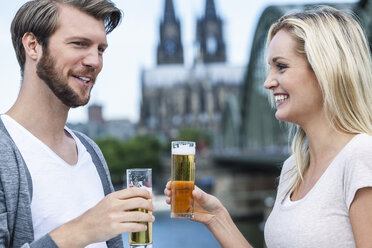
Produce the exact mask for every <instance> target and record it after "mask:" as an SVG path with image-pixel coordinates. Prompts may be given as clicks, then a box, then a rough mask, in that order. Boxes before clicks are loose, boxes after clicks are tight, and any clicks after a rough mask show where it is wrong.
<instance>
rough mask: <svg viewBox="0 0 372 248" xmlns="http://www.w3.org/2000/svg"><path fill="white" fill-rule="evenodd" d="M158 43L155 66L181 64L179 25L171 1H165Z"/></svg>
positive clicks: (181, 50) (181, 49) (181, 52)
mask: <svg viewBox="0 0 372 248" xmlns="http://www.w3.org/2000/svg"><path fill="white" fill-rule="evenodd" d="M159 31H160V42H159V45H158V49H157V64H158V65H160V64H183V48H182V42H181V25H180V21H179V20H178V18H177V16H176V14H175V11H174V6H173V1H172V0H165V3H164V18H163V20H162V21H161V22H160V29H159Z"/></svg>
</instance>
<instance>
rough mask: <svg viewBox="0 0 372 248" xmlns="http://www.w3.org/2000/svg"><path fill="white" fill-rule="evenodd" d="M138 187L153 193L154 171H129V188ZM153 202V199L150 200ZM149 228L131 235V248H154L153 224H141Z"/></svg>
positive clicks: (138, 209) (146, 211) (140, 209)
mask: <svg viewBox="0 0 372 248" xmlns="http://www.w3.org/2000/svg"><path fill="white" fill-rule="evenodd" d="M131 187H137V188H143V189H146V190H148V191H149V192H152V169H151V168H147V169H146V168H145V169H127V188H131ZM149 201H151V199H149ZM132 211H139V212H143V213H150V214H152V212H151V211H148V210H146V209H142V208H137V209H133V210H132ZM139 223H140V224H144V225H146V226H147V230H146V231H144V232H132V233H129V247H130V248H152V222H139Z"/></svg>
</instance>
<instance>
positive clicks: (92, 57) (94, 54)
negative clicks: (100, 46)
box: [83, 49, 102, 71]
mask: <svg viewBox="0 0 372 248" xmlns="http://www.w3.org/2000/svg"><path fill="white" fill-rule="evenodd" d="M83 65H84V66H87V67H90V68H92V69H94V70H95V71H97V70H98V71H100V70H101V68H102V55H101V54H100V53H99V51H97V50H95V49H91V50H90V51H89V53H88V54H86V56H85V57H84V59H83Z"/></svg>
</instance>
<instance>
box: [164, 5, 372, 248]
mask: <svg viewBox="0 0 372 248" xmlns="http://www.w3.org/2000/svg"><path fill="white" fill-rule="evenodd" d="M267 44H268V46H267V61H268V64H269V68H270V69H269V74H268V76H267V79H266V81H265V83H264V87H265V88H266V89H268V90H269V91H270V93H271V95H272V98H273V102H275V104H276V108H277V111H276V114H275V116H276V118H277V119H278V120H280V121H285V122H289V123H291V125H292V130H293V131H294V132H293V133H294V135H293V139H292V156H290V157H289V158H288V159H287V160H286V161H285V163H284V165H283V168H282V172H281V175H280V181H279V186H278V192H277V197H276V201H275V205H274V208H273V210H272V212H271V214H270V216H269V218H268V220H267V222H266V225H265V241H266V244H267V247H268V248H272V247H285V248H291V247H293V248H300V247H327V248H329V247H338V248H339V247H371V245H372V235H371V234H372V210H371V209H372V136H370V135H372V71H371V68H372V63H371V58H370V52H369V48H368V43H367V41H366V38H365V36H364V34H363V31H362V29H361V27H360V26H359V24H358V23H357V22H356V21H355V20H354V19H353V18H351V17H349V16H348V15H346V14H345V13H343V12H341V11H338V10H336V9H334V8H331V7H322V8H318V9H314V10H309V11H304V12H300V13H296V14H290V15H286V16H283V17H282V18H281V19H279V21H278V22H276V23H274V24H273V25H272V26H271V28H270V30H269V34H268V38H267ZM165 194H166V195H167V196H168V198H167V202H168V203H169V202H170V198H169V197H170V196H171V192H170V184H169V183H168V184H167V186H166V189H165ZM193 196H194V200H195V204H196V207H195V208H196V209H199V211H198V212H197V213H195V218H194V220H195V221H198V222H201V223H204V224H205V225H206V226H207V227H208V228H209V230H210V231H211V232H212V233H213V234H214V236H215V237H216V238H217V240H218V241H219V243H220V244H221V246H222V247H251V246H250V245H249V243H248V242H247V241H246V240H245V239H244V237H243V235H242V234H241V233H240V232H239V230H238V229H237V228H236V226H235V225H234V223H233V222H232V220H231V217H230V215H229V213H228V212H227V210H226V209H225V208H224V207H223V206H222V204H221V203H220V201H219V200H218V199H217V198H215V197H214V196H211V195H208V194H206V193H204V192H203V191H201V190H200V189H198V188H197V187H196V188H195V190H194V191H193Z"/></svg>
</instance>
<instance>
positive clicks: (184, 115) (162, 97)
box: [139, 0, 245, 137]
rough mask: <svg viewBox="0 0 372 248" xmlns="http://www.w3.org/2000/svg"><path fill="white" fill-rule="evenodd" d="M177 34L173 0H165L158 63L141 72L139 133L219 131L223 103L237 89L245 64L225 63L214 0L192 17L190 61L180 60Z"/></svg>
mask: <svg viewBox="0 0 372 248" xmlns="http://www.w3.org/2000/svg"><path fill="white" fill-rule="evenodd" d="M181 34H182V32H181V22H180V20H179V19H178V17H177V15H176V12H175V8H174V5H173V0H165V3H164V13H163V17H162V20H161V21H160V25H159V44H158V46H157V65H156V66H155V67H154V68H148V69H145V70H143V71H142V75H141V86H142V101H141V114H140V122H139V129H140V130H141V131H142V132H146V133H156V134H164V135H165V136H167V137H172V136H175V135H177V131H178V130H179V129H182V128H188V127H193V128H201V129H205V130H209V131H218V130H219V128H220V123H221V117H222V112H223V111H224V108H225V103H226V102H227V100H228V98H229V97H230V96H235V97H236V96H237V95H238V93H239V89H240V88H241V84H242V82H243V80H244V74H245V66H241V67H236V66H235V67H234V66H230V65H229V64H228V63H227V59H226V57H227V56H226V45H225V41H224V36H223V20H222V19H221V18H220V17H219V15H218V14H217V12H216V7H215V2H214V0H206V2H205V11H204V15H203V16H202V17H200V18H199V19H198V20H196V35H195V43H196V44H197V45H196V46H197V48H196V50H197V53H196V56H195V58H194V59H193V63H192V65H185V63H184V52H185V51H184V48H183V44H182V37H181Z"/></svg>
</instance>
